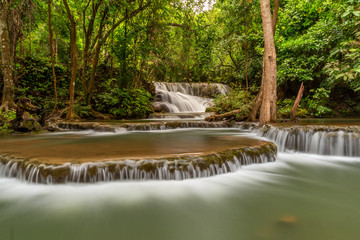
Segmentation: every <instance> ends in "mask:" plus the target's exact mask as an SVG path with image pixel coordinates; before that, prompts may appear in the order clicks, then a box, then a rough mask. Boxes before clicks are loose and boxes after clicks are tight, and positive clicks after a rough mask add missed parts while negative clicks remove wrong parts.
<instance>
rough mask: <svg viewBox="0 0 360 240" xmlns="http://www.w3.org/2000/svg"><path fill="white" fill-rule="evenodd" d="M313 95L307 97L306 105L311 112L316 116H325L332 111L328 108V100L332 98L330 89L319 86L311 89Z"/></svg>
mask: <svg viewBox="0 0 360 240" xmlns="http://www.w3.org/2000/svg"><path fill="white" fill-rule="evenodd" d="M310 92H311V93H313V95H312V96H311V97H307V98H306V99H305V100H306V107H307V109H308V111H309V113H310V114H311V115H312V116H315V117H324V116H325V115H328V114H330V113H331V111H332V110H331V109H330V108H328V102H329V98H330V90H327V89H325V88H318V89H312V90H310Z"/></svg>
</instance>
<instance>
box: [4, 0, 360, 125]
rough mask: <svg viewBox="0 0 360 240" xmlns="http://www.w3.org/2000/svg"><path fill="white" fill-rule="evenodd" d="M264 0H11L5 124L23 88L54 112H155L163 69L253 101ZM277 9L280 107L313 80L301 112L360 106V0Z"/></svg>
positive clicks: (286, 4)
mask: <svg viewBox="0 0 360 240" xmlns="http://www.w3.org/2000/svg"><path fill="white" fill-rule="evenodd" d="M262 2H263V1H247V0H240V1H230V0H218V1H207V0H186V1H181V0H171V1H160V0H136V1H120V2H119V1H112V0H91V1H89V0H80V1H74V0H47V1H37V0H26V1H8V0H4V1H1V2H0V9H1V11H0V13H1V18H0V34H1V35H2V46H3V48H2V50H1V56H2V60H1V69H2V71H1V72H0V77H1V79H3V81H1V83H0V88H1V89H3V91H2V92H1V93H0V97H1V98H2V105H1V109H2V110H4V111H2V113H1V115H2V116H1V119H2V120H1V122H2V123H1V124H2V129H7V128H8V125H7V122H8V120H6V119H11V117H9V114H10V113H7V110H9V109H10V110H11V109H13V110H14V109H15V103H16V102H17V100H18V99H20V98H22V97H26V98H29V99H31V100H32V103H33V104H35V105H36V106H39V107H40V108H43V109H47V111H48V113H49V115H50V116H51V117H58V118H65V117H66V118H67V119H70V120H73V119H77V118H83V119H95V118H102V119H108V118H116V119H124V118H144V117H146V116H148V114H150V113H151V112H152V107H151V101H152V98H153V95H154V86H153V82H154V81H167V82H188V83H194V82H219V83H225V84H229V85H233V86H237V87H235V88H234V89H233V92H232V93H231V94H230V95H229V96H226V97H225V96H219V97H217V98H216V99H215V106H214V108H213V109H212V110H215V111H217V112H218V113H224V112H228V111H232V110H236V109H244V111H248V112H249V113H250V111H251V108H252V107H254V104H255V100H256V99H257V98H255V96H256V94H257V93H258V92H259V90H260V89H261V86H262V79H263V55H264V52H265V50H266V49H265V48H264V34H263V27H264V26H262V15H261V13H262V10H261V6H260V3H262ZM269 2H270V1H269ZM276 3H279V6H278V14H277V7H276ZM271 11H272V14H273V16H277V17H278V20H277V22H275V24H274V29H275V32H274V33H273V34H274V36H273V37H274V43H275V46H276V55H277V101H275V102H277V103H278V111H277V115H278V117H280V118H287V117H289V116H290V113H291V109H292V105H293V104H294V101H295V97H296V94H297V92H298V89H299V86H300V84H301V83H303V84H304V86H305V91H304V97H303V99H302V101H301V103H300V106H299V108H298V116H299V117H325V116H354V115H358V114H359V113H360V104H359V102H360V101H359V100H360V95H359V91H360V75H359V74H360V60H359V59H360V5H359V2H358V1H357V0H335V1H330V0H325V1H324V0H315V1H303V0H283V1H280V2H278V1H274V5H271ZM275 97H276V96H275ZM272 101H273V100H272ZM10 115H11V114H10ZM275 119H276V118H275Z"/></svg>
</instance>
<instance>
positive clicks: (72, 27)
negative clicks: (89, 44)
mask: <svg viewBox="0 0 360 240" xmlns="http://www.w3.org/2000/svg"><path fill="white" fill-rule="evenodd" d="M63 2H64V5H65V9H66V14H67V17H68V19H69V21H70V55H71V79H70V86H69V111H68V113H67V115H66V118H67V119H68V120H70V121H72V120H74V118H76V117H77V116H76V115H75V113H74V98H75V80H76V73H77V64H78V63H77V58H78V56H77V49H76V23H75V20H74V17H73V15H72V14H71V10H70V7H69V5H68V2H67V0H63Z"/></svg>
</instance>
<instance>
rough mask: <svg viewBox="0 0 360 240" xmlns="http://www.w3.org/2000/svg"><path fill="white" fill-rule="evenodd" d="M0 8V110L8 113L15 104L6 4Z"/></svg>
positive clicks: (7, 8)
mask: <svg viewBox="0 0 360 240" xmlns="http://www.w3.org/2000/svg"><path fill="white" fill-rule="evenodd" d="M0 8H2V9H1V10H0V37H1V39H0V40H1V41H0V43H1V60H2V65H3V69H2V70H3V75H4V89H3V96H2V102H1V106H0V110H5V111H8V110H9V109H15V108H16V104H15V103H14V82H13V81H14V79H13V67H12V62H11V50H10V39H9V29H8V25H7V16H8V10H9V6H8V4H1V5H0Z"/></svg>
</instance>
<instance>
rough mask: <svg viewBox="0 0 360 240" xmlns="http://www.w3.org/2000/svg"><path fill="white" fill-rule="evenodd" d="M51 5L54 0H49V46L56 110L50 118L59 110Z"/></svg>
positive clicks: (54, 109)
mask: <svg viewBox="0 0 360 240" xmlns="http://www.w3.org/2000/svg"><path fill="white" fill-rule="evenodd" d="M51 3H52V0H48V1H47V4H48V25H49V44H50V54H51V68H52V74H53V81H54V108H53V111H52V113H51V114H50V116H52V115H53V114H54V113H55V111H56V109H57V90H56V73H55V51H54V35H53V31H52V25H51Z"/></svg>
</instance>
